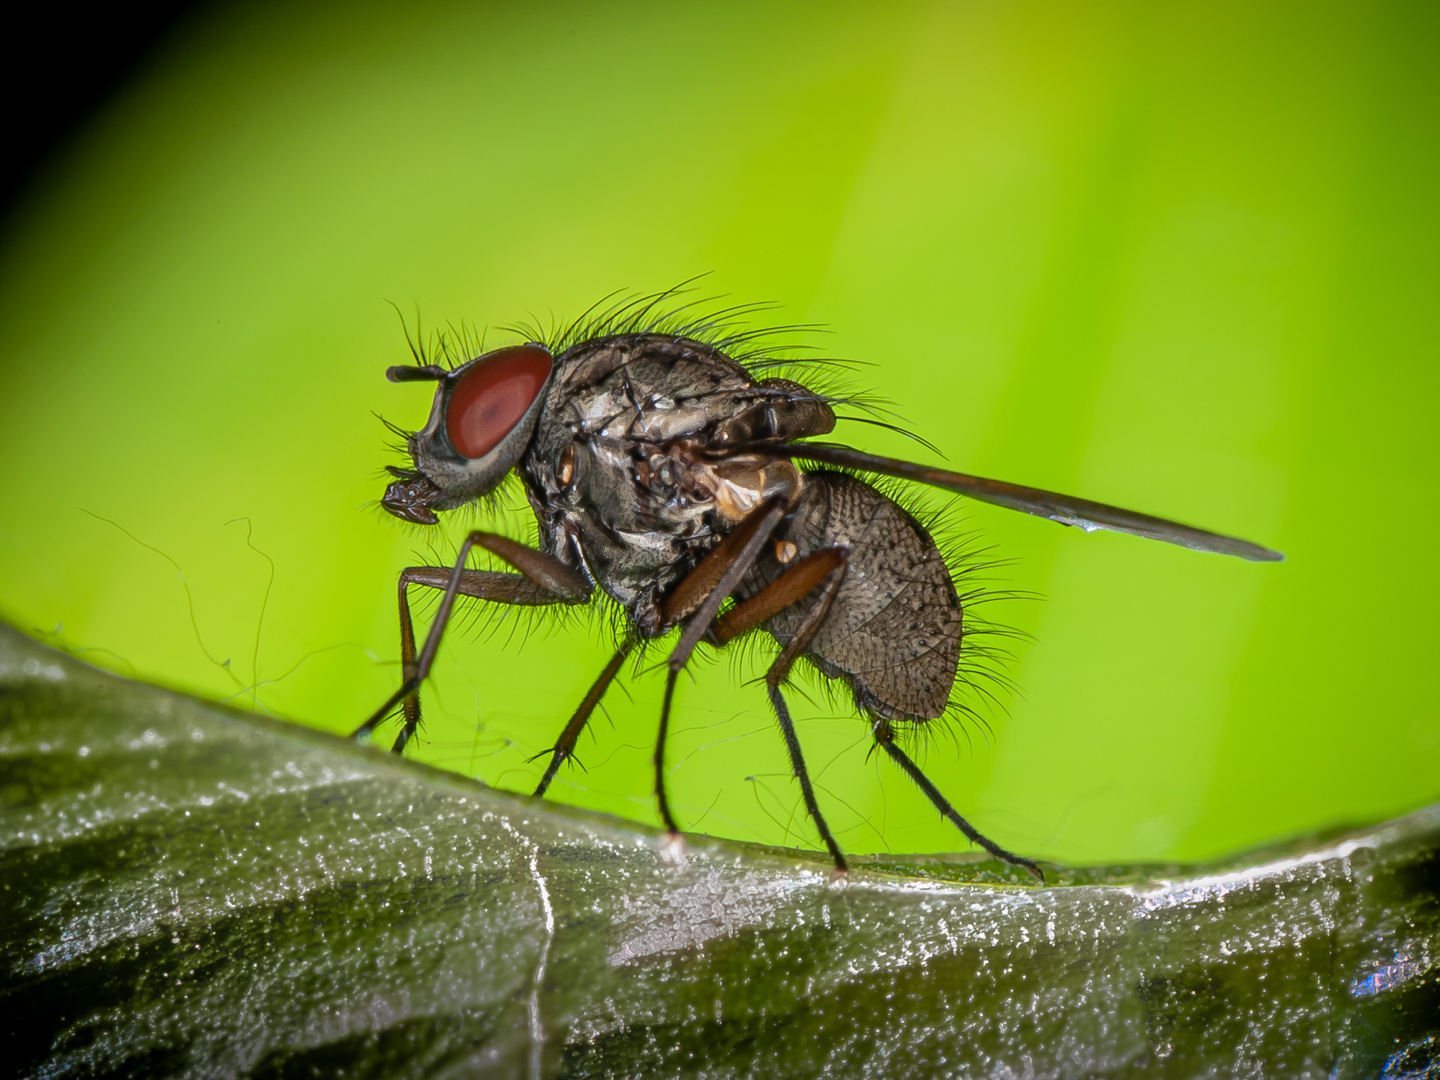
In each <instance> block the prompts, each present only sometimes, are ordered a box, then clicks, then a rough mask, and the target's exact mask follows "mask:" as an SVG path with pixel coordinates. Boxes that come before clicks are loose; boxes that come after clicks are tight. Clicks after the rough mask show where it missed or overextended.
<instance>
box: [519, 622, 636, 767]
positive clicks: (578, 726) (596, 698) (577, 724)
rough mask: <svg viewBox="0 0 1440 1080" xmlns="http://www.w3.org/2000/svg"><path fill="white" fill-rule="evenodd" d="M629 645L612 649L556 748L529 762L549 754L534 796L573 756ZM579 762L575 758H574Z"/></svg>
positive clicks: (562, 733) (623, 661)
mask: <svg viewBox="0 0 1440 1080" xmlns="http://www.w3.org/2000/svg"><path fill="white" fill-rule="evenodd" d="M630 648H631V646H630V643H629V642H626V643H625V644H624V645H621V646H620V648H618V649H616V650H615V655H614V656H612V657H611V658H610V662H609V663H608V664H606V665H605V670H603V671H602V672H600V677H599V678H597V679H596V680H595V682H594V684H593V685H592V686H591V687H590V690H589V691H588V692H587V693H586V695H585V700H583V701H582V702H580V707H579V708H577V709H576V710H575V713H574V715H573V716H571V717H570V719H569V720H568V721H567V722H566V724H565V727H564V728H563V729H562V730H561V732H560V737H559V738H558V739H556V740H555V745H554V746H552V747H551V748H550V749H549V750H542V751H540V753H538V754H536V755H535V756H534V757H532V758H531V759H530V760H531V761H535V760H537V759H539V758H542V757H544V756H545V755H546V754H549V755H550V764H549V765H547V766H546V767H545V775H544V776H542V777H541V778H540V786H539V787H537V788H536V789H535V795H536V796H540V795H544V794H545V789H546V788H548V787H549V786H550V781H551V780H554V779H555V774H556V773H557V772H559V771H560V766H561V765H563V764H564V763H565V762H566V761H567V760H568V759H570V758H572V757H574V756H575V743H576V742H578V741H579V739H580V733H581V732H582V731H584V730H585V724H586V722H588V721H589V719H590V714H591V713H593V712H594V711H595V706H596V705H599V704H600V699H601V698H602V697H604V696H605V691H606V690H608V689H609V688H610V684H611V683H612V682H613V681H614V680H615V676H616V675H617V674H619V672H620V668H621V666H622V665H623V664H624V663H625V657H626V656H628V655H629V654H630ZM577 760H578V759H577Z"/></svg>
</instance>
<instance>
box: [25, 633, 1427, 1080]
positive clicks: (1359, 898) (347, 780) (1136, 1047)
mask: <svg viewBox="0 0 1440 1080" xmlns="http://www.w3.org/2000/svg"><path fill="white" fill-rule="evenodd" d="M0 688H3V689H0V694H3V697H0V701H3V709H0V883H3V884H0V940H3V945H0V949H3V962H4V965H5V978H4V984H3V989H0V1016H3V1017H4V1032H5V1046H6V1054H5V1057H6V1059H7V1063H8V1066H9V1069H10V1070H12V1071H13V1073H14V1074H15V1075H22V1076H46V1077H60V1076H94V1075H125V1076H130V1075H142V1074H143V1075H178V1074H186V1075H263V1076H300V1075H306V1076H311V1075H332V1074H333V1075H341V1074H343V1075H346V1076H365V1075H375V1076H382V1075H383V1076H409V1075H422V1074H423V1075H466V1076H470V1075H475V1074H477V1073H488V1074H500V1075H527V1074H528V1075H546V1076H550V1075H563V1076H613V1075H626V1076H639V1075H651V1074H653V1075H663V1076H676V1075H706V1076H731V1075H734V1076H740V1075H747V1076H749V1075H756V1074H770V1075H774V1076H812V1075H833V1076H877V1075H879V1076H913V1075H940V1074H947V1075H960V1076H987V1077H1020V1076H1094V1077H1100V1076H1104V1077H1132V1076H1134V1077H1138V1076H1194V1075H1199V1074H1202V1073H1205V1074H1208V1075H1217V1076H1219V1075H1225V1076H1229V1075H1240V1074H1246V1075H1267V1076H1290V1077H1299V1076H1316V1077H1319V1076H1328V1075H1337V1076H1341V1077H1349V1076H1356V1077H1360V1076H1366V1077H1368V1076H1375V1075H1377V1074H1382V1075H1384V1076H1387V1077H1400V1076H1434V1075H1436V1072H1437V1070H1440V1041H1437V1038H1436V1034H1435V1029H1436V1027H1437V1024H1440V808H1432V809H1430V810H1427V811H1424V812H1422V813H1419V814H1416V815H1414V816H1412V817H1409V818H1406V819H1404V820H1402V821H1398V822H1393V823H1390V824H1386V825H1383V826H1380V827H1377V828H1372V829H1368V830H1364V831H1361V832H1356V833H1353V834H1350V835H1347V836H1343V837H1331V838H1328V839H1325V840H1323V841H1322V840H1321V839H1319V838H1310V839H1309V840H1308V841H1303V842H1296V843H1291V844H1287V845H1284V846H1280V847H1275V848H1272V849H1269V850H1266V851H1261V852H1257V853H1254V854H1251V855H1247V856H1244V857H1242V858H1239V859H1236V860H1234V861H1232V862H1230V863H1228V864H1226V865H1222V866H1212V867H1205V868H1195V867H1122V868H1092V869H1083V870H1082V869H1066V868H1052V869H1051V871H1050V876H1051V877H1052V880H1053V881H1054V882H1058V883H1057V884H1052V885H1050V886H1049V887H1045V888H1039V887H1035V886H1033V885H1030V884H1027V883H1026V882H1025V881H1024V880H1022V878H1020V877H1017V876H1015V875H1014V874H1012V873H1011V872H1010V871H1009V869H1008V868H1006V867H1004V866H1001V865H999V864H997V863H995V862H993V861H986V860H980V859H977V858H974V857H970V856H950V857H925V858H913V859H906V858H893V857H883V858H882V857H874V858H870V859H858V860H856V862H857V864H858V865H857V866H856V867H855V869H854V870H853V871H852V872H851V874H850V875H849V876H848V877H847V878H846V879H844V880H843V881H839V880H836V879H835V878H834V876H833V875H832V873H831V872H830V870H829V868H828V866H827V864H826V863H825V862H824V861H823V859H822V858H820V857H818V856H815V855H812V854H809V853H804V852H790V851H781V850H774V849H764V848H757V847H753V846H746V845H742V844H734V843H724V842H720V841H716V840H711V839H708V838H701V837H696V838H692V839H691V840H690V841H689V843H688V847H687V854H686V856H685V858H684V860H683V863H682V864H681V865H668V864H664V863H662V862H661V860H660V859H659V857H658V855H657V840H658V834H657V833H655V832H654V831H653V830H649V829H645V828H642V827H638V826H635V825H632V824H629V823H626V822H622V821H620V820H618V819H613V818H607V817H601V816H598V815H594V814H586V813H581V812H578V811H573V810H567V809H563V808H560V807H556V806H554V805H549V804H546V803H543V802H540V801H536V800H533V799H529V798H525V797H520V796H516V795H513V794H509V793H506V792H501V791H496V790H494V789H490V788H486V787H484V786H482V785H480V784H478V783H475V782H471V781H468V780H466V779H464V778H462V777H459V776H455V775H452V774H448V773H443V772H439V771H436V770H434V769H430V768H427V767H425V766H421V765H416V764H413V763H411V762H408V761H404V760H397V759H395V758H393V757H391V756H389V755H386V754H383V753H381V752H379V751H378V750H376V749H372V748H366V747H360V746H357V745H354V744H352V743H350V742H347V741H344V740H340V739H336V738H332V737H329V736H326V735H323V734H319V733H316V732H313V731H309V730H306V729H303V728H299V727H292V726H289V725H285V724H281V723H278V722H275V721H272V720H268V719H264V718H261V717H255V716H249V715H245V714H242V713H239V712H235V711H232V710H228V709H225V708H222V707H219V706H216V705H212V704H209V703H206V702H203V701H199V700H196V699H193V698H188V697H184V696H181V695H178V694H174V693H171V692H168V691H165V690H161V689H157V688H155V687H151V686H146V685H142V684H138V683H133V682H127V681H125V680H122V679H120V678H117V677H115V676H111V675H107V674H103V673H100V672H97V671H95V670H93V669H91V668H88V667H86V666H84V665H82V664H80V663H78V662H76V661H74V660H72V659H70V658H68V657H66V656H64V655H61V654H58V653H55V652H53V651H51V650H49V649H47V648H45V647H43V646H41V645H38V644H36V643H35V642H32V641H30V640H29V639H27V638H25V637H22V636H21V635H19V634H18V633H16V632H14V631H12V630H8V629H3V628H0Z"/></svg>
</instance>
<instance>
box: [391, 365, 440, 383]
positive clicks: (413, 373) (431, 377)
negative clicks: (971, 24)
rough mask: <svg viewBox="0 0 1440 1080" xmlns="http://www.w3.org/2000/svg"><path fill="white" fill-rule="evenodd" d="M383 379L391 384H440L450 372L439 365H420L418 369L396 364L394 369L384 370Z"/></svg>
mask: <svg viewBox="0 0 1440 1080" xmlns="http://www.w3.org/2000/svg"><path fill="white" fill-rule="evenodd" d="M385 377H386V378H387V379H389V380H390V381H391V382H440V381H441V380H443V379H448V378H449V377H450V372H449V371H448V370H447V369H445V368H443V367H441V366H440V365H439V364H421V365H420V366H418V367H411V366H410V365H409V364H397V365H396V366H395V367H392V368H386V370H385Z"/></svg>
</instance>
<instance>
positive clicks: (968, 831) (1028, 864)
mask: <svg viewBox="0 0 1440 1080" xmlns="http://www.w3.org/2000/svg"><path fill="white" fill-rule="evenodd" d="M874 734H875V742H876V743H877V744H879V746H880V748H881V749H882V750H884V751H885V753H887V754H889V755H890V759H891V760H892V761H894V762H895V764H897V765H899V766H900V768H902V769H904V770H905V775H907V776H908V777H910V779H911V780H914V781H915V785H916V786H917V787H918V788H919V789H920V790H921V791H923V792H924V793H925V796H926V798H928V799H929V800H930V801H931V802H932V803H934V804H935V809H937V810H939V811H940V813H941V814H943V815H944V816H945V817H947V818H949V819H950V821H952V822H953V823H954V824H955V827H956V828H958V829H959V830H960V831H961V832H962V833H964V834H965V835H966V836H967V837H968V838H969V839H970V842H971V843H972V844H979V845H980V846H981V847H982V848H984V849H985V850H986V851H988V852H990V854H991V855H994V856H995V857H996V858H997V859H999V860H1000V861H1001V862H1007V863H1009V864H1010V865H1011V866H1023V867H1024V868H1025V869H1026V870H1028V871H1030V873H1031V874H1033V875H1035V877H1036V878H1037V879H1039V881H1040V882H1041V883H1042V884H1043V883H1044V881H1045V874H1044V872H1043V871H1042V870H1041V869H1040V867H1039V866H1038V865H1036V863H1035V861H1034V860H1033V859H1026V858H1023V857H1022V856H1019V855H1016V854H1015V853H1014V852H1011V851H1006V850H1005V849H1004V848H1002V847H1001V846H1000V845H999V844H997V843H995V841H993V840H991V839H990V838H989V837H987V836H983V835H981V833H980V831H979V830H978V829H976V828H975V826H973V825H971V824H970V823H969V822H968V821H966V820H965V819H964V818H963V817H961V816H960V815H959V814H958V813H957V812H956V810H955V807H953V806H951V805H950V800H949V799H947V798H945V796H944V795H941V794H940V789H939V788H937V787H936V786H935V785H934V784H932V783H931V782H930V778H929V777H928V776H926V775H925V774H924V773H923V772H921V771H920V766H918V765H916V764H915V762H914V761H913V760H912V759H911V757H910V755H909V754H907V753H905V751H904V750H901V749H900V747H898V746H896V745H895V730H894V728H892V727H891V726H890V721H889V720H886V719H884V718H883V717H877V718H876V719H875V721H874Z"/></svg>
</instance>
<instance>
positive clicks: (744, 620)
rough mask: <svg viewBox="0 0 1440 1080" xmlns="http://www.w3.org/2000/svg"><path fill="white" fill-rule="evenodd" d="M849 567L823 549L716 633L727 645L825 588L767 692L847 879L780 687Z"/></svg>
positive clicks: (729, 616)
mask: <svg viewBox="0 0 1440 1080" xmlns="http://www.w3.org/2000/svg"><path fill="white" fill-rule="evenodd" d="M847 562H848V558H847V553H846V551H845V550H844V549H843V548H823V549H821V550H820V551H816V552H813V553H812V554H810V555H807V556H806V557H805V558H803V559H801V560H800V561H799V562H798V563H796V564H795V565H794V566H792V567H790V568H789V569H788V570H786V571H785V572H784V573H783V574H781V575H780V576H779V577H777V578H776V579H775V580H774V581H772V582H770V584H769V585H767V586H765V588H763V589H761V590H760V591H759V592H758V593H756V594H755V595H754V596H752V597H750V599H748V600H746V601H744V602H743V603H740V604H737V605H736V606H735V607H734V608H733V609H731V610H730V611H729V612H727V613H726V614H725V616H724V617H722V618H721V619H719V620H717V621H716V623H715V626H714V627H712V629H711V636H712V638H713V639H714V641H715V643H716V644H718V645H723V644H725V643H726V642H727V641H730V640H731V639H732V638H736V637H739V636H740V635H741V634H743V633H745V632H746V631H748V630H752V629H754V628H755V627H757V626H759V625H760V624H761V623H764V622H765V621H767V620H768V619H770V618H771V617H772V616H774V615H777V614H779V613H780V612H781V611H784V610H785V609H786V608H788V607H790V606H791V605H792V604H795V603H797V602H799V601H800V600H803V599H804V598H805V597H806V596H808V595H810V594H811V593H812V592H814V591H815V590H816V588H819V589H820V594H819V595H818V596H817V597H816V598H815V601H814V603H813V604H811V605H810V609H809V610H808V611H807V612H806V613H805V617H804V618H803V619H801V621H800V625H799V627H798V628H797V629H796V631H795V633H794V634H793V635H792V636H791V638H790V640H789V641H788V642H787V643H786V645H785V647H784V648H783V649H781V650H780V655H779V656H778V657H776V658H775V662H774V663H773V664H771V665H770V670H769V671H767V672H766V673H765V689H766V690H767V691H768V692H769V694H770V704H771V705H772V706H774V709H775V718H776V719H777V720H778V721H779V722H780V732H781V734H782V735H783V736H784V737H785V749H786V750H788V751H789V753H790V770H791V772H793V773H794V774H795V779H796V780H798V781H799V782H800V794H801V796H802V797H803V798H804V800H805V809H806V810H808V811H809V812H810V819H811V820H812V821H814V822H815V828H816V829H817V830H818V831H819V833H820V838H821V839H822V840H824V841H825V846H826V847H827V848H829V849H830V857H831V858H832V859H834V860H835V869H836V870H838V871H840V872H841V873H842V874H843V873H844V872H845V870H846V866H845V856H844V855H843V854H842V853H841V851H840V845H839V844H837V843H836V842H835V837H834V836H832V835H831V834H830V827H829V826H828V825H827V824H825V817H824V815H822V814H821V813H820V806H819V804H818V803H817V802H816V801H815V789H814V787H813V786H812V785H811V783H810V773H809V772H808V771H807V770H806V768H805V757H804V755H803V754H802V753H801V752H800V738H799V736H798V735H796V733H795V724H794V721H792V720H791V719H790V708H789V706H788V705H786V703H785V695H784V694H782V693H781V691H780V687H781V686H782V685H783V684H784V682H785V678H786V676H787V675H789V674H790V668H791V667H793V666H794V664H795V661H796V659H798V658H799V656H800V654H801V653H803V652H804V651H805V649H806V647H807V646H808V645H809V644H810V642H811V640H812V639H813V638H814V637H815V632H816V631H817V630H819V629H820V625H821V623H823V622H824V621H825V617H826V616H827V615H829V614H830V606H831V604H833V603H834V601H835V594H836V593H837V592H839V590H840V583H841V582H842V581H843V580H844V579H845V569H846V565H847Z"/></svg>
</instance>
